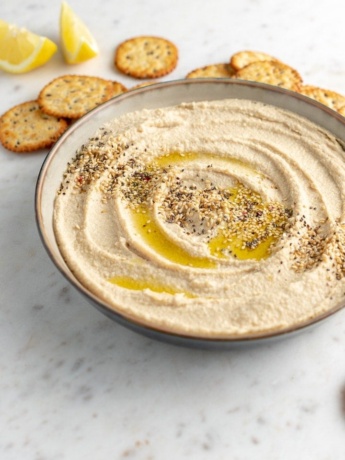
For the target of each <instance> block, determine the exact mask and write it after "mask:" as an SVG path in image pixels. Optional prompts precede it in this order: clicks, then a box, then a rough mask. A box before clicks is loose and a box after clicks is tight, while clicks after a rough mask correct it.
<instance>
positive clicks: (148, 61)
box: [114, 36, 178, 78]
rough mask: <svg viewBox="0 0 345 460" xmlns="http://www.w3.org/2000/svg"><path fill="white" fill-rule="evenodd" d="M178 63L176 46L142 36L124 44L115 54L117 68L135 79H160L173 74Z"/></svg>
mask: <svg viewBox="0 0 345 460" xmlns="http://www.w3.org/2000/svg"><path fill="white" fill-rule="evenodd" d="M177 61H178V50H177V48H176V46H175V45H174V44H173V43H172V42H170V41H169V40H166V39H165V38H160V37H152V36H141V37H134V38H131V39H129V40H126V41H124V42H122V43H121V44H120V45H119V46H118V47H117V49H116V52H115V61H114V62H115V66H116V67H117V68H118V70H120V72H123V73H124V74H126V75H130V76H132V77H135V78H159V77H163V76H164V75H167V74H168V73H170V72H172V71H173V70H174V69H175V67H176V65H177Z"/></svg>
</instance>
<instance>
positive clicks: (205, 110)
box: [54, 100, 345, 338]
mask: <svg viewBox="0 0 345 460" xmlns="http://www.w3.org/2000/svg"><path fill="white" fill-rule="evenodd" d="M344 160H345V152H344V147H343V146H342V143H341V142H340V141H338V140H337V139H336V138H335V137H334V136H333V135H331V134H330V133H329V132H327V131H325V130H324V129H322V128H320V127H319V126H317V125H315V124H313V123H311V122H310V121H308V120H307V119H304V118H302V117H299V116H297V115H295V114H293V113H291V112H288V111H285V110H282V109H279V108H277V107H273V106H269V105H265V104H262V103H258V102H253V101H246V100H225V101H221V102H220V101H215V102H199V103H184V104H181V105H179V106H175V107H168V108H165V109H156V110H142V111H138V112H133V113H129V114H126V115H123V116H121V117H120V118H117V119H115V120H113V121H112V122H110V123H108V124H106V125H105V126H103V127H101V128H100V129H99V130H98V132H97V133H96V134H95V136H94V137H93V138H91V139H90V140H89V141H88V143H87V144H85V145H82V146H81V147H80V149H79V150H78V151H77V152H76V154H75V156H74V158H73V159H72V160H71V162H70V163H69V164H68V165H67V167H66V168H67V169H66V172H65V174H64V177H63V178H62V183H61V187H60V189H59V191H58V194H57V197H56V201H55V209H54V228H55V233H56V238H57V242H58V245H59V248H60V250H61V253H62V255H63V257H64V259H65V261H66V263H67V265H68V266H69V268H70V269H71V270H72V272H73V273H74V275H75V276H76V277H77V278H78V280H79V281H80V282H81V283H82V284H83V285H84V286H86V287H87V288H88V289H89V290H90V291H91V292H92V293H94V294H96V295H97V296H98V297H99V298H100V299H101V300H102V301H103V302H105V303H108V304H109V305H110V306H111V308H113V309H114V310H115V311H116V312H118V313H120V314H121V315H123V316H125V317H126V318H129V319H131V320H134V321H136V322H139V323H141V324H144V325H147V326H150V327H153V328H157V329H159V330H163V331H169V332H173V333H178V334H184V335H186V336H192V337H193V336H194V337H206V338H207V337H208V338H241V337H251V336H256V335H258V336H259V335H263V334H267V333H276V332H279V331H283V330H287V329H290V328H293V327H295V326H300V325H303V324H304V323H307V322H308V321H310V320H313V319H315V318H318V317H322V316H323V315H324V314H326V313H327V312H328V311H330V310H332V309H333V308H336V307H337V305H339V304H340V303H341V302H343V300H344V297H345V277H344V275H345V214H344V205H343V204H344V193H345V161H344Z"/></svg>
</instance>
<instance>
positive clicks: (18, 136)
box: [0, 101, 68, 152]
mask: <svg viewBox="0 0 345 460" xmlns="http://www.w3.org/2000/svg"><path fill="white" fill-rule="evenodd" d="M67 128H68V123H67V121H66V120H64V119H62V118H56V117H53V116H50V115H47V114H45V113H43V112H42V111H41V110H40V108H39V105H38V102H37V101H28V102H24V103H22V104H19V105H16V106H15V107H12V108H11V109H9V110H8V111H7V112H6V113H4V114H3V115H2V117H1V118H0V142H1V143H2V145H3V146H4V147H5V148H6V149H8V150H12V151H13V152H33V151H35V150H40V149H44V148H48V147H51V146H52V145H53V144H54V143H55V142H56V141H57V140H58V139H59V137H60V136H61V134H63V133H64V132H65V131H66V129H67Z"/></svg>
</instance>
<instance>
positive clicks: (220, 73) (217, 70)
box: [186, 63, 235, 78]
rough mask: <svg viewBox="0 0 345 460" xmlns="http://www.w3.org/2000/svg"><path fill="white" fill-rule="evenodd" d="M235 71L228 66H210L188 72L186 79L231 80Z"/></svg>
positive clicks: (225, 64)
mask: <svg viewBox="0 0 345 460" xmlns="http://www.w3.org/2000/svg"><path fill="white" fill-rule="evenodd" d="M234 74H235V70H234V69H233V67H232V66H231V65H230V64H227V63H224V64H211V65H207V66H204V67H199V68H198V69H194V70H192V71H191V72H189V73H188V74H187V76H186V78H208V77H212V78H231V77H233V76H234Z"/></svg>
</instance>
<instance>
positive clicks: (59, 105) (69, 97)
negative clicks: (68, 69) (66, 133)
mask: <svg viewBox="0 0 345 460" xmlns="http://www.w3.org/2000/svg"><path fill="white" fill-rule="evenodd" d="M113 95H114V85H113V82H112V81H109V80H104V79H103V78H99V77H87V76H84V75H64V76H61V77H58V78H56V79H55V80H53V81H51V82H50V83H48V84H47V85H46V86H45V87H44V88H43V89H42V90H41V92H40V94H39V96H38V103H39V105H40V108H41V109H42V111H43V112H45V113H47V114H49V115H54V116H57V117H65V118H73V119H75V118H80V117H81V116H83V115H85V114H86V113H87V112H89V111H90V110H91V109H93V108H95V107H97V106H98V105H99V104H101V103H102V102H105V101H107V100H109V99H110V98H112V97H113Z"/></svg>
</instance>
